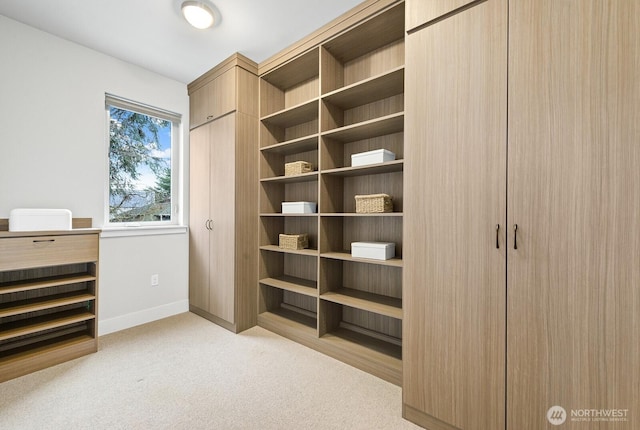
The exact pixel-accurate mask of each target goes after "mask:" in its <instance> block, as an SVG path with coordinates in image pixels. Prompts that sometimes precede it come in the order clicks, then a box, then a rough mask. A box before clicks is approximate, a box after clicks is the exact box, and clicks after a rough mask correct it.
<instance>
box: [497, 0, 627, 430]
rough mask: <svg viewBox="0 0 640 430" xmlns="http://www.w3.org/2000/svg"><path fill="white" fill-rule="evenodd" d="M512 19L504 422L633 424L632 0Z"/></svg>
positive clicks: (531, 8) (531, 9)
mask: <svg viewBox="0 0 640 430" xmlns="http://www.w3.org/2000/svg"><path fill="white" fill-rule="evenodd" d="M509 15H510V21H509V126H508V130H509V133H508V134H509V164H508V166H509V174H508V183H509V192H508V202H509V204H508V215H509V226H510V228H513V226H514V225H515V224H517V226H518V228H517V234H516V236H515V237H513V236H512V237H511V238H510V239H509V253H508V271H507V273H508V282H507V283H508V329H507V333H508V335H507V351H508V352H507V365H508V374H507V423H508V428H509V429H512V430H516V429H545V428H549V429H551V428H563V429H579V430H585V429H637V428H640V32H639V31H638V30H639V29H640V2H638V1H635V0H634V1H631V0H608V1H603V0H562V1H560V0H517V1H511V2H510V7H509ZM513 240H516V241H517V243H513ZM516 244H517V249H515V245H516ZM553 406H560V407H562V408H563V409H564V412H563V411H562V410H561V409H559V408H556V409H553V410H551V412H550V408H551V407H553ZM585 409H588V410H592V409H595V410H605V411H610V412H605V414H607V413H608V414H609V415H605V416H604V418H603V417H598V418H597V420H596V419H595V418H591V417H590V416H589V415H587V416H586V419H587V420H590V422H585V421H573V420H572V416H571V411H572V410H574V411H577V412H576V413H577V414H582V415H581V417H582V418H585V415H584V413H585V412H584V410H585ZM611 410H616V411H614V412H611ZM581 411H582V412H581ZM554 412H555V413H554ZM587 413H589V411H587ZM612 413H613V414H615V415H617V416H616V418H618V419H620V418H623V419H626V420H627V421H622V422H610V421H609V420H608V418H607V417H608V416H610V415H611V414H612ZM548 414H549V418H547V415H548ZM563 419H566V422H565V423H564V424H563V426H562V427H555V426H553V425H552V423H553V424H560V423H561V421H562V420H563Z"/></svg>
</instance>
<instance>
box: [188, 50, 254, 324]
mask: <svg viewBox="0 0 640 430" xmlns="http://www.w3.org/2000/svg"><path fill="white" fill-rule="evenodd" d="M188 88H189V97H190V98H189V100H190V111H191V121H190V126H191V131H190V133H189V141H190V145H189V146H190V154H189V160H190V168H189V172H190V174H189V182H190V185H189V189H190V196H189V200H190V204H189V309H190V310H191V311H192V312H194V313H196V314H198V315H201V316H203V317H205V318H207V319H209V320H211V321H213V322H215V323H217V324H219V325H221V326H223V327H225V328H227V329H229V330H231V331H234V332H239V331H242V330H245V329H247V328H249V327H252V326H254V325H256V319H257V293H256V289H255V283H256V279H257V276H258V275H257V270H258V262H257V253H256V251H255V250H256V248H257V246H258V241H257V235H256V234H255V233H256V227H255V226H256V223H257V219H258V218H257V214H258V187H257V182H258V173H257V172H258V166H257V165H258V163H257V161H258V157H257V151H258V102H257V94H258V77H257V65H256V63H254V62H253V61H251V60H249V59H247V58H245V57H243V56H241V55H239V54H235V55H233V56H231V57H230V58H229V59H227V60H225V61H223V62H222V63H220V64H219V65H218V66H216V67H215V68H214V69H212V70H210V71H209V72H207V73H206V74H204V75H203V76H201V77H200V78H198V79H196V80H195V81H194V82H192V83H191V84H189V87H188Z"/></svg>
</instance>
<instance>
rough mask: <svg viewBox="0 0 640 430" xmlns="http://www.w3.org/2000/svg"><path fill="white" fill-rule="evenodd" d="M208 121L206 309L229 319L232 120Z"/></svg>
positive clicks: (232, 278)
mask: <svg viewBox="0 0 640 430" xmlns="http://www.w3.org/2000/svg"><path fill="white" fill-rule="evenodd" d="M235 118H236V114H235V113H232V114H229V115H226V116H223V117H222V118H220V119H217V120H215V121H213V122H212V123H211V185H210V187H211V195H210V208H209V211H210V214H211V220H212V222H211V234H210V237H211V245H210V250H211V251H210V253H211V274H210V286H209V312H210V313H211V314H213V315H215V316H217V317H219V318H222V319H223V320H225V321H228V322H230V323H233V322H234V315H235V312H234V311H235V246H236V245H235V240H234V239H235V221H234V218H235V214H236V211H235V202H236V199H235V191H236V190H235V184H236V180H235V174H236V172H235V124H236V121H235Z"/></svg>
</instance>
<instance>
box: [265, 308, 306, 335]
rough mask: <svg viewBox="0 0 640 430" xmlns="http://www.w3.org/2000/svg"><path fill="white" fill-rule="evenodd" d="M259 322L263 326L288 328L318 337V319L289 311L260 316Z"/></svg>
mask: <svg viewBox="0 0 640 430" xmlns="http://www.w3.org/2000/svg"><path fill="white" fill-rule="evenodd" d="M258 322H259V323H260V325H261V326H262V325H263V324H264V323H269V324H271V325H273V324H275V325H278V326H286V327H288V329H294V330H298V331H302V332H304V333H306V334H307V335H308V336H312V337H316V325H317V321H316V319H315V318H312V317H310V316H307V315H304V314H302V313H299V312H295V311H291V310H289V309H282V308H280V309H277V310H272V311H269V312H263V313H261V314H258Z"/></svg>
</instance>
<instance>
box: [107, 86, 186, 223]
mask: <svg viewBox="0 0 640 430" xmlns="http://www.w3.org/2000/svg"><path fill="white" fill-rule="evenodd" d="M105 100H106V101H105V105H106V113H107V127H108V145H109V190H108V196H109V197H108V204H107V207H108V209H107V214H106V215H107V216H106V219H107V223H110V224H126V225H138V224H140V223H144V224H145V225H149V224H177V220H176V214H177V202H178V186H177V183H178V182H177V177H178V174H177V173H178V172H177V166H178V163H177V154H178V151H177V147H178V142H179V141H180V138H179V136H180V135H179V130H180V121H181V117H180V115H179V114H175V113H172V112H168V111H164V110H161V109H156V108H153V107H150V106H146V105H143V104H139V103H135V102H132V101H130V100H126V99H122V98H119V97H116V96H113V95H110V94H107V95H106V97H105Z"/></svg>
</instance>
